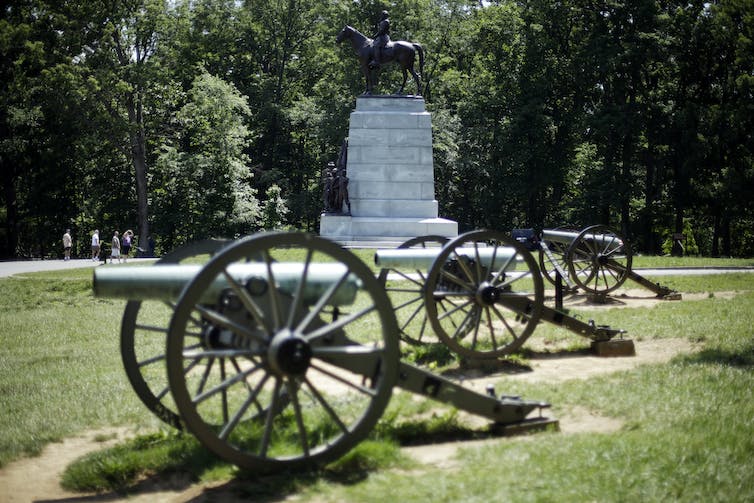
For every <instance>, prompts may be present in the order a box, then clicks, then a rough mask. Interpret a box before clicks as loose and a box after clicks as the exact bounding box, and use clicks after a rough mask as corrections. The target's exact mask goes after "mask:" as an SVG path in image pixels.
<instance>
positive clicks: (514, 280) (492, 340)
mask: <svg viewBox="0 0 754 503" xmlns="http://www.w3.org/2000/svg"><path fill="white" fill-rule="evenodd" d="M461 249H465V250H469V249H470V250H473V255H471V256H469V254H468V253H467V252H463V251H461ZM481 250H484V252H485V253H487V254H488V255H491V259H490V262H492V263H493V264H494V265H495V267H494V268H493V269H492V270H489V269H490V268H488V267H485V266H484V264H483V262H482V260H481V259H480V255H481ZM506 251H511V252H512V257H511V261H506V262H505V263H501V260H500V258H499V257H501V256H503V254H504V253H506ZM514 260H515V263H517V264H518V265H517V266H516V268H515V270H513V271H507V269H508V266H509V264H511V263H514V262H513V261H514ZM543 303H544V284H543V282H542V276H541V274H540V272H539V267H538V266H537V261H536V259H535V258H534V257H533V256H532V254H531V253H529V251H528V250H527V249H526V248H525V247H524V246H523V245H522V244H520V243H518V242H517V241H516V240H514V239H513V238H511V237H509V236H506V235H505V234H503V233H501V232H497V231H488V230H479V231H472V232H468V233H466V234H463V235H461V236H459V237H457V238H455V239H454V240H452V241H451V242H449V243H448V244H447V245H445V247H444V248H443V249H442V251H441V252H440V254H439V255H438V257H437V259H436V260H435V262H434V264H432V268H431V269H430V272H429V276H428V278H427V288H426V291H425V304H426V309H427V315H428V316H429V320H430V322H431V323H432V328H433V329H434V331H435V333H436V334H437V336H438V337H439V338H440V339H441V340H442V341H443V342H444V343H445V344H446V345H447V346H448V347H449V348H450V349H451V350H453V351H455V352H456V353H457V354H460V355H462V356H466V357H469V358H472V359H488V358H497V357H500V356H503V355H507V354H510V353H512V352H513V351H515V350H516V349H518V348H519V347H521V345H522V344H523V343H524V341H526V339H527V338H528V337H529V335H531V333H532V332H533V331H534V329H535V328H536V326H537V323H538V322H539V320H540V318H541V316H542V306H543Z"/></svg>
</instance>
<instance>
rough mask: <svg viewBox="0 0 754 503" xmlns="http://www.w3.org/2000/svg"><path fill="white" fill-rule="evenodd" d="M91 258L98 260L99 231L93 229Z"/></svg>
mask: <svg viewBox="0 0 754 503" xmlns="http://www.w3.org/2000/svg"><path fill="white" fill-rule="evenodd" d="M92 260H93V261H94V262H99V231H98V230H97V229H94V234H92Z"/></svg>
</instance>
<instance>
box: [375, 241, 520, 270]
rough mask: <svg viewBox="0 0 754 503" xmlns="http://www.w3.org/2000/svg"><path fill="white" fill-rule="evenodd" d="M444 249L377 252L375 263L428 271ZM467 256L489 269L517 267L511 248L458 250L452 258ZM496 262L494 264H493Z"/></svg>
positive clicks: (383, 265)
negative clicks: (477, 260)
mask: <svg viewBox="0 0 754 503" xmlns="http://www.w3.org/2000/svg"><path fill="white" fill-rule="evenodd" d="M441 250H442V248H397V249H390V250H377V251H376V252H375V254H374V263H375V264H376V265H377V266H378V267H383V268H407V269H420V270H425V271H428V270H429V268H430V267H432V264H433V263H434V262H435V259H436V258H437V256H438V255H439V254H440V251H441ZM457 256H465V257H468V258H469V259H470V260H476V259H477V257H478V258H479V261H480V262H481V263H482V264H483V265H484V266H485V267H487V268H490V269H501V268H503V267H504V268H505V270H506V271H510V270H512V269H515V267H516V259H515V256H516V250H515V249H514V248H509V247H489V248H486V247H477V248H474V247H464V248H457V249H455V250H454V253H453V254H452V255H451V258H455V257H457ZM493 261H494V263H493Z"/></svg>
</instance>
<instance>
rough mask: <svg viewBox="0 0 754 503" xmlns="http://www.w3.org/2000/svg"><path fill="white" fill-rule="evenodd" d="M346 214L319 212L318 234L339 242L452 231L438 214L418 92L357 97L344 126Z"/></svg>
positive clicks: (426, 121) (428, 132)
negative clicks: (415, 94) (347, 126)
mask: <svg viewBox="0 0 754 503" xmlns="http://www.w3.org/2000/svg"><path fill="white" fill-rule="evenodd" d="M347 172H348V183H349V185H348V195H349V198H350V202H351V215H336V214H327V213H323V214H322V217H321V222H320V234H321V235H322V236H325V237H328V238H330V239H333V240H335V241H339V242H343V243H352V242H365V241H369V242H380V241H382V242H386V241H389V242H403V241H405V240H407V239H409V238H412V237H416V236H426V235H430V234H434V235H440V236H448V237H451V236H456V235H457V234H458V224H457V223H456V222H454V221H452V220H447V219H444V218H439V217H438V205H437V201H436V200H435V182H434V165H433V160H432V124H431V114H430V113H429V112H427V111H426V109H425V104H424V99H423V98H421V97H420V96H359V97H358V98H357V99H356V110H354V111H353V112H352V113H351V117H350V123H349V128H348V153H347Z"/></svg>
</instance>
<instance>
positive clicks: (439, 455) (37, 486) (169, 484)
mask: <svg viewBox="0 0 754 503" xmlns="http://www.w3.org/2000/svg"><path fill="white" fill-rule="evenodd" d="M694 350H695V347H694V346H693V345H692V344H691V343H690V342H688V341H685V340H682V339H662V340H648V341H636V356H635V357H621V358H600V357H596V356H590V355H583V354H575V355H574V354H565V355H562V354H561V355H558V354H555V355H548V354H540V355H537V356H535V357H533V358H531V359H530V360H529V361H528V362H529V364H530V366H531V369H532V371H530V372H520V373H515V374H504V373H500V374H486V375H483V376H482V375H478V376H474V375H473V373H472V374H471V375H469V376H468V377H467V378H466V379H464V383H465V385H467V386H469V387H471V388H472V389H477V390H478V391H481V392H483V391H484V386H486V384H487V383H489V382H490V381H499V380H505V379H512V380H527V381H536V382H561V381H564V380H569V379H587V378H589V377H593V376H596V375H604V374H609V373H612V372H618V371H623V370H629V369H632V368H634V367H636V366H638V365H643V364H657V363H664V362H667V361H669V360H670V359H671V358H673V357H674V356H676V355H678V354H681V353H690V352H693V351H694ZM559 420H560V431H561V432H562V433H564V434H571V433H580V432H611V431H617V430H618V429H620V427H621V426H622V423H621V422H620V421H619V420H616V419H613V418H607V417H602V416H600V415H598V414H595V413H594V411H590V410H588V409H585V408H576V409H572V410H569V411H566V412H565V413H564V414H561V416H560V417H559ZM131 434H132V433H131V432H130V431H129V430H127V429H123V428H121V429H108V430H102V431H90V432H86V433H83V434H81V435H79V436H76V437H73V438H69V439H66V440H64V441H63V442H61V443H55V444H50V445H48V446H47V447H46V448H45V449H44V451H43V452H42V454H41V455H40V456H38V457H33V458H26V459H22V460H19V461H16V462H14V463H11V464H9V465H8V466H6V467H4V468H3V469H2V470H0V503H5V502H8V503H16V502H18V503H21V502H31V501H66V502H72V501H77V502H85V501H92V502H97V501H129V502H137V503H141V502H145V503H146V502H155V501H175V502H179V501H180V502H183V501H203V500H205V498H204V497H203V496H202V495H204V496H207V491H209V492H211V493H212V498H213V499H214V498H215V497H222V498H223V499H224V500H227V498H228V497H230V493H229V492H227V491H228V490H229V488H228V486H227V485H226V486H225V488H223V487H222V486H223V484H219V485H220V486H221V487H217V488H213V487H211V486H206V485H190V484H189V483H188V481H186V480H167V481H163V482H162V483H160V485H155V483H150V484H149V485H148V486H145V487H142V488H139V492H138V493H137V494H135V495H131V496H129V497H128V498H121V497H120V496H118V495H116V494H104V495H102V494H101V495H95V494H80V493H70V492H67V491H64V490H63V489H62V488H61V487H60V485H59V480H60V476H61V474H62V473H63V471H64V470H65V467H66V466H67V465H68V464H70V463H71V462H73V461H74V460H76V459H78V458H79V457H81V456H83V455H85V454H87V453H89V452H92V451H95V450H100V449H104V448H106V447H109V446H111V445H113V444H115V443H117V442H119V441H122V440H123V439H125V438H127V437H128V436H130V435H131ZM103 439H105V440H104V441H103ZM502 441H505V440H504V439H496V438H493V439H490V440H478V441H464V442H450V443H446V444H432V445H426V446H412V447H406V448H404V451H405V452H406V454H408V455H410V456H412V457H413V458H415V459H416V460H417V461H418V462H420V463H425V464H428V465H431V466H436V467H452V466H453V463H454V454H455V451H456V450H457V449H458V448H460V447H464V448H470V447H474V446H475V445H479V444H484V443H489V442H502Z"/></svg>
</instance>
